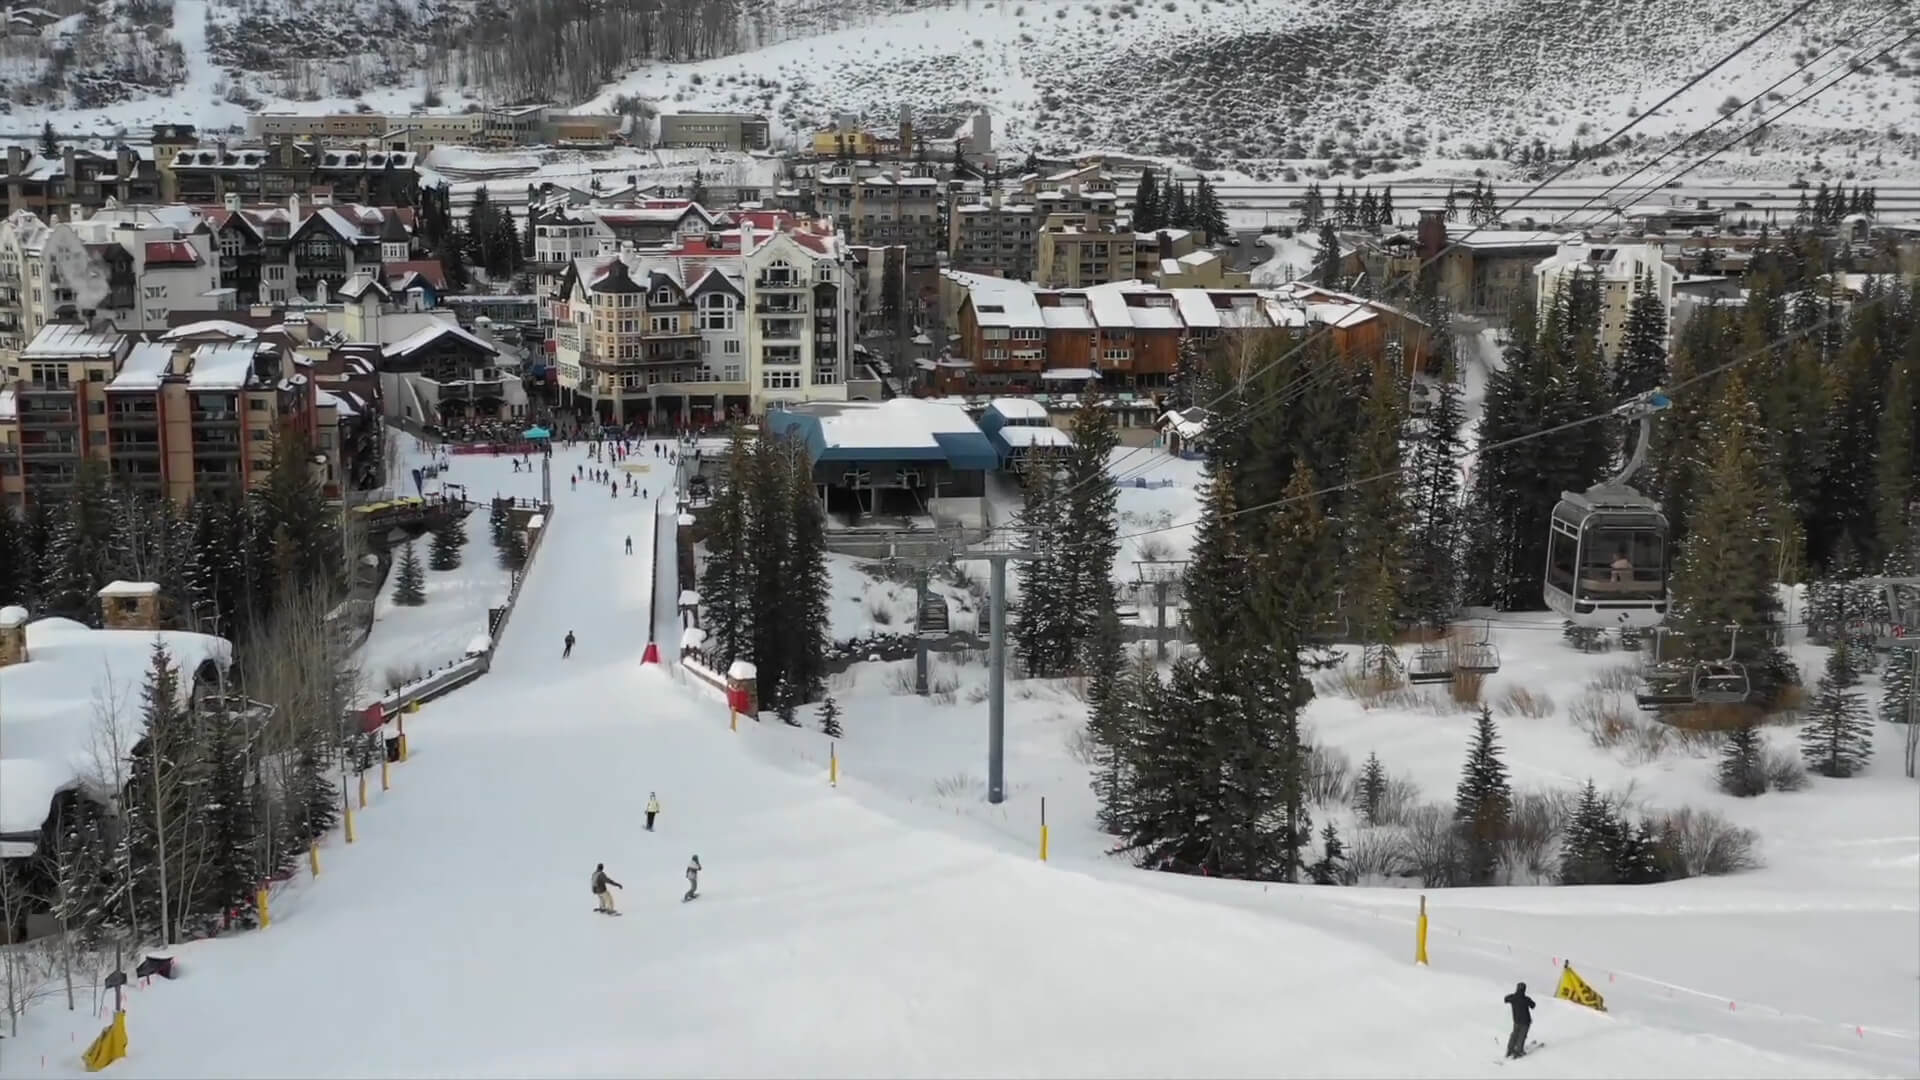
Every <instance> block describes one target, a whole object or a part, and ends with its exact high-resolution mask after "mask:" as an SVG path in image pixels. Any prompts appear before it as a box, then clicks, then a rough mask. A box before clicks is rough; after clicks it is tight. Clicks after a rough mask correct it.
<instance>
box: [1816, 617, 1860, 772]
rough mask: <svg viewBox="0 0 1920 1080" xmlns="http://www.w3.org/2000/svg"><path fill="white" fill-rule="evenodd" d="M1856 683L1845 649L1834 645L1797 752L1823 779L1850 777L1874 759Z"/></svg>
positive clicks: (1857, 679)
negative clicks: (1869, 760)
mask: <svg viewBox="0 0 1920 1080" xmlns="http://www.w3.org/2000/svg"><path fill="white" fill-rule="evenodd" d="M1859 682H1860V678H1859V676H1858V675H1856V674H1855V673H1854V670H1853V664H1852V662H1851V661H1850V660H1849V659H1848V657H1847V646H1846V645H1845V644H1841V645H1836V646H1835V647H1834V648H1833V649H1832V650H1831V651H1830V652H1828V654H1827V671H1826V675H1825V676H1823V677H1822V678H1821V680H1820V689H1819V692H1818V693H1816V694H1815V695H1814V699H1813V707H1812V708H1811V709H1809V710H1808V711H1807V721H1808V722H1807V725H1806V727H1804V728H1802V729H1800V751H1801V754H1802V756H1804V757H1805V758H1806V760H1807V768H1809V769H1812V770H1813V771H1814V772H1817V773H1819V774H1820V775H1822V776H1830V777H1834V778H1836V779H1843V778H1845V777H1849V776H1852V775H1854V774H1855V773H1857V772H1859V771H1860V770H1861V769H1863V768H1865V767H1866V764H1867V759H1869V758H1871V757H1872V756H1873V718H1872V717H1871V716H1870V715H1869V714H1868V712H1867V702H1866V698H1865V696H1864V695H1862V694H1861V693H1860V691H1859V690H1858V689H1857V687H1858V685H1859Z"/></svg>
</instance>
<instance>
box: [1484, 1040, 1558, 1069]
mask: <svg viewBox="0 0 1920 1080" xmlns="http://www.w3.org/2000/svg"><path fill="white" fill-rule="evenodd" d="M1545 1045H1547V1044H1546V1043H1544V1042H1541V1041H1539V1040H1537V1039H1529V1040H1528V1041H1527V1049H1526V1051H1525V1052H1526V1053H1528V1054H1531V1053H1533V1052H1534V1051H1535V1050H1538V1049H1540V1048H1541V1047H1543V1046H1545ZM1513 1060H1515V1059H1514V1058H1510V1057H1503V1058H1501V1059H1500V1060H1499V1061H1496V1062H1494V1064H1495V1065H1505V1064H1506V1063H1507V1062H1509V1061H1513Z"/></svg>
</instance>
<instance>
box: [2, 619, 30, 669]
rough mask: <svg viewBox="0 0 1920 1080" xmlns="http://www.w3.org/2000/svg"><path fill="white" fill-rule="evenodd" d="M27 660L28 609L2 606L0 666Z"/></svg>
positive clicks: (21, 662) (22, 662)
mask: <svg viewBox="0 0 1920 1080" xmlns="http://www.w3.org/2000/svg"><path fill="white" fill-rule="evenodd" d="M26 662H27V609H26V608H23V607H3V608H0V667H6V666H7V665H9V664H24V663H26Z"/></svg>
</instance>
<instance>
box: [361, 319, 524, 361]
mask: <svg viewBox="0 0 1920 1080" xmlns="http://www.w3.org/2000/svg"><path fill="white" fill-rule="evenodd" d="M447 334H452V335H454V336H455V337H457V338H459V339H460V340H462V341H465V342H468V343H470V344H472V345H475V346H478V347H479V348H481V349H484V350H486V352H487V355H489V356H498V355H499V353H500V350H499V349H496V348H494V347H493V345H492V344H490V343H488V342H485V341H482V340H480V339H479V338H477V337H475V336H474V335H472V334H469V333H468V332H466V331H465V330H462V329H461V328H460V325H459V324H458V323H453V322H439V323H437V324H435V325H433V326H427V327H422V328H421V329H419V330H416V331H414V332H413V333H412V334H410V335H408V336H407V337H405V338H403V339H401V340H400V341H397V342H395V343H393V344H392V345H389V346H387V347H386V349H385V350H384V351H385V353H386V355H388V356H396V357H397V356H408V355H411V354H413V353H415V352H418V351H420V350H421V349H424V348H426V347H427V346H428V345H431V344H433V343H434V342H436V341H438V340H440V338H441V337H443V336H445V335H447Z"/></svg>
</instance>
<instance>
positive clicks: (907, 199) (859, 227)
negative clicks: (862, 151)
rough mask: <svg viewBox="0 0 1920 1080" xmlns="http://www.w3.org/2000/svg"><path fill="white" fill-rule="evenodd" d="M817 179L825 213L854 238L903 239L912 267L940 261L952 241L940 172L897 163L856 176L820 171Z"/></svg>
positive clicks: (861, 240)
mask: <svg viewBox="0 0 1920 1080" xmlns="http://www.w3.org/2000/svg"><path fill="white" fill-rule="evenodd" d="M836 168H839V166H836ZM854 169H855V170H856V171H859V170H860V167H859V166H857V165H856V166H854ZM816 184H817V191H816V193H815V199H816V201H817V202H818V204H819V208H820V213H821V214H823V215H825V216H826V217H827V218H828V219H830V220H831V221H832V222H833V223H834V225H835V226H836V227H837V228H838V229H839V231H840V234H841V235H842V236H845V237H846V238H847V240H848V242H849V243H854V244H882V245H886V244H899V245H901V246H903V247H905V248H906V250H907V269H908V270H909V271H915V270H932V269H934V268H936V267H937V266H938V265H939V262H940V253H941V252H942V251H943V250H945V249H946V247H947V229H946V228H945V227H944V223H943V220H942V215H941V188H942V184H941V181H940V179H939V178H938V177H935V176H908V175H905V174H904V173H903V172H902V170H901V169H900V167H899V166H897V165H896V166H895V167H894V168H893V171H892V172H891V173H886V174H882V173H874V174H871V175H866V176H861V177H859V178H857V179H856V178H855V177H853V176H851V175H848V174H847V173H846V172H845V171H840V172H838V173H836V174H835V175H829V176H824V177H819V178H818V179H817V180H816Z"/></svg>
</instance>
